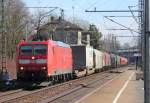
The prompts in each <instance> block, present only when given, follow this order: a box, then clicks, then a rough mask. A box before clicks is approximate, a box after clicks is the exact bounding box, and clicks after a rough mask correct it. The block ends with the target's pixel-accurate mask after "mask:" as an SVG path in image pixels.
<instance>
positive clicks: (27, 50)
mask: <svg viewBox="0 0 150 103" xmlns="http://www.w3.org/2000/svg"><path fill="white" fill-rule="evenodd" d="M20 55H32V46H30V45H22V46H21V47H20Z"/></svg>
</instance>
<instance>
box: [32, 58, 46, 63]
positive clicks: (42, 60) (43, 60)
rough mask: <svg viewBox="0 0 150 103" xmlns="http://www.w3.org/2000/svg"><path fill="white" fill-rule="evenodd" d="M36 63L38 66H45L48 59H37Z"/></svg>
mask: <svg viewBox="0 0 150 103" xmlns="http://www.w3.org/2000/svg"><path fill="white" fill-rule="evenodd" d="M35 62H36V63H37V64H45V63H46V62H47V60H46V59H36V60H35Z"/></svg>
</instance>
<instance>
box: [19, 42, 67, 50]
mask: <svg viewBox="0 0 150 103" xmlns="http://www.w3.org/2000/svg"><path fill="white" fill-rule="evenodd" d="M48 43H51V44H52V45H57V46H60V47H66V48H69V47H70V46H69V45H68V44H66V43H63V42H60V41H53V40H48V41H20V42H19V44H20V45H22V44H31V45H32V44H48Z"/></svg>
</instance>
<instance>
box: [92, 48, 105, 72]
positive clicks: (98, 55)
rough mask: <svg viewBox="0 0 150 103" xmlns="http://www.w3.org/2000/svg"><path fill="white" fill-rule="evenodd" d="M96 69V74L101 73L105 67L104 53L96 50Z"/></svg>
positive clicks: (94, 58)
mask: <svg viewBox="0 0 150 103" xmlns="http://www.w3.org/2000/svg"><path fill="white" fill-rule="evenodd" d="M93 56H94V57H93V60H94V62H93V63H94V68H95V71H96V72H99V71H100V70H101V69H102V67H103V52H101V51H99V50H96V49H94V55H93Z"/></svg>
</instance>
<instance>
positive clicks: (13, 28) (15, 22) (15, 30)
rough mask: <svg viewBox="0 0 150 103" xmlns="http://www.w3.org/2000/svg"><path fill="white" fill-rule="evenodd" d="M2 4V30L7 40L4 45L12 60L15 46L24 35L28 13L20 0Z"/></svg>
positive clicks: (9, 0)
mask: <svg viewBox="0 0 150 103" xmlns="http://www.w3.org/2000/svg"><path fill="white" fill-rule="evenodd" d="M4 4H5V8H4V14H5V16H4V17H5V19H4V29H5V35H6V40H7V43H6V45H7V47H9V48H7V56H8V57H9V58H14V55H15V51H16V45H17V43H18V42H19V41H20V40H21V39H22V38H23V35H24V34H25V26H26V24H27V17H28V15H27V14H28V13H27V9H25V8H24V4H23V3H22V1H20V0H5V2H4ZM0 14H1V13H0ZM2 39H3V38H2Z"/></svg>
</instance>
